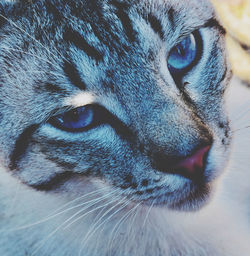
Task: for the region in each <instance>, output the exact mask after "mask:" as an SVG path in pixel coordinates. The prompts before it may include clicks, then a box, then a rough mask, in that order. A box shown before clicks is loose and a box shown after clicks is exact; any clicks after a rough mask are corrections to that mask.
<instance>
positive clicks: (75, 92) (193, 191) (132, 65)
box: [0, 0, 245, 256]
mask: <svg viewBox="0 0 250 256" xmlns="http://www.w3.org/2000/svg"><path fill="white" fill-rule="evenodd" d="M0 13H1V15H0V25H1V29H0V125H1V129H0V160H1V164H2V167H3V169H4V170H3V171H1V173H2V174H1V175H2V176H3V177H4V178H3V179H4V180H6V181H7V180H8V182H9V184H11V185H10V187H15V186H18V187H20V189H21V191H22V193H21V194H23V196H24V197H27V200H25V201H23V200H21V201H20V202H22V206H20V207H19V206H16V208H15V209H16V211H17V212H16V213H15V214H14V216H13V217H12V216H8V215H9V212H10V211H11V210H10V209H9V208H8V210H6V211H3V214H6V215H7V216H6V219H7V220H8V221H7V222H8V224H7V225H6V227H7V229H9V230H12V229H13V228H14V229H15V227H16V226H17V229H18V226H19V227H20V226H25V221H23V220H22V216H24V219H25V220H26V223H27V221H28V222H30V221H31V222H35V221H36V220H35V218H34V216H35V215H37V216H38V222H39V218H42V216H45V215H43V214H46V213H47V214H49V213H50V212H51V209H50V208H51V207H52V206H53V205H56V206H58V207H59V205H60V204H63V203H69V204H70V202H72V203H73V202H74V201H73V200H74V199H75V198H77V197H79V196H82V195H86V194H87V193H91V192H93V193H94V191H95V190H96V189H98V188H102V189H103V191H105V193H106V194H107V193H109V196H107V198H106V199H105V200H104V201H101V202H98V203H97V204H94V205H92V206H90V213H91V214H90V213H89V215H88V216H87V217H86V218H83V216H82V218H79V221H78V222H76V223H77V225H75V224H76V223H74V222H73V223H72V225H71V226H70V227H71V229H70V230H71V231H70V232H69V229H67V228H66V229H62V228H61V227H60V226H62V225H64V226H66V227H67V224H69V223H70V222H71V220H74V219H75V220H77V217H78V215H80V213H77V211H75V212H74V211H73V213H72V212H70V210H67V211H69V212H67V211H66V212H65V215H63V214H62V213H61V214H59V215H58V218H57V217H56V219H55V218H54V219H53V218H52V222H50V223H48V222H41V223H43V225H38V226H37V225H35V226H34V227H33V226H31V228H30V232H31V233H30V234H28V235H26V236H25V238H24V239H23V238H21V237H22V236H23V232H22V231H23V230H25V228H24V229H23V228H19V229H18V232H14V235H13V233H12V232H9V233H8V232H7V235H6V233H5V235H4V237H3V236H1V235H2V234H3V233H4V232H3V231H2V234H1V233H0V253H1V255H6V256H12V255H15V256H18V255H20V256H24V255H55V256H57V255H60V256H63V255H65V256H66V255H68V256H69V255H70V256H72V255H84V256H87V255H89V256H90V255H91V256H98V255H106V256H108V255H116V256H129V255H130V256H135V255H137V256H140V255H146V256H149V255H155V256H161V255H170V256H178V255H192V256H196V255H197V256H198V255H199V256H201V255H221V256H222V255H227V256H228V255H237V254H235V253H236V252H234V248H232V246H229V247H228V249H225V246H226V242H225V241H223V242H222V243H221V244H220V243H218V241H217V240H216V239H211V241H210V240H209V239H208V237H209V232H210V231H211V232H214V230H213V228H211V229H210V228H208V230H209V232H208V234H205V235H204V234H203V232H200V231H199V232H197V234H196V233H195V230H196V228H195V229H194V231H190V232H191V235H190V237H188V236H186V235H185V234H187V233H188V225H189V224H190V222H189V219H187V220H183V223H182V222H181V220H182V218H184V219H185V214H184V215H183V214H182V213H181V210H185V211H194V210H198V209H200V208H202V206H204V205H205V204H207V203H208V202H209V201H210V199H211V194H212V192H213V191H214V186H215V185H214V183H215V181H216V180H217V178H218V177H219V176H220V175H221V173H222V171H223V170H224V167H225V164H226V161H227V159H228V155H229V152H230V144H231V132H230V127H229V122H228V117H227V115H226V114H225V107H224V93H225V90H226V88H227V84H228V82H229V79H230V76H231V74H230V69H229V68H228V65H227V58H226V54H225V51H224V30H223V28H222V27H221V26H220V25H219V23H218V22H217V20H216V17H215V14H214V12H213V9H212V7H211V5H210V4H209V2H208V1H206V0H202V1H200V0H185V1H176V0H142V1H135V0H91V1H86V0H75V1H73V0H72V1H65V0H39V1H38V0H34V1H24V0H21V1H16V2H15V1H1V4H0ZM193 32H194V33H197V34H198V35H199V38H200V40H201V41H202V43H201V45H200V48H199V49H198V50H199V57H200V59H199V60H198V61H197V62H196V63H195V66H193V67H192V68H191V70H189V71H188V72H187V73H186V74H184V75H183V76H182V77H181V78H179V77H178V78H173V77H172V76H171V74H170V72H169V70H168V67H167V57H168V54H169V52H170V50H171V49H172V48H173V47H174V46H175V45H176V44H177V43H179V42H180V41H181V40H182V39H183V38H184V37H185V36H187V35H189V34H190V33H193ZM90 104H91V105H92V106H93V107H94V108H95V110H96V111H97V112H98V113H99V116H98V118H99V119H98V120H96V122H97V123H98V124H99V125H97V126H96V127H94V128H93V129H89V130H87V131H84V132H79V133H71V132H66V131H62V130H60V129H57V128H55V127H53V126H52V125H51V124H50V123H49V120H50V118H51V117H53V116H55V115H57V114H60V113H63V112H66V111H68V110H70V109H73V108H76V107H79V106H85V105H90ZM207 143H212V144H213V146H212V149H211V152H210V153H209V156H208V164H207V168H206V170H205V172H204V175H203V177H202V179H201V181H200V182H199V183H197V182H193V181H192V180H190V179H187V178H184V177H182V176H179V175H176V174H173V173H171V170H169V169H171V165H173V164H174V163H175V162H177V161H179V160H180V159H183V158H185V157H187V156H189V155H190V154H192V153H193V152H194V151H196V150H197V149H198V148H199V147H200V145H205V144H207ZM3 187H4V185H3ZM7 191H9V192H8V193H7V192H6V197H9V196H10V195H12V192H11V191H10V189H7ZM105 193H104V192H99V193H96V194H93V195H94V196H93V197H91V196H89V197H88V200H98V198H100V196H101V195H102V196H105ZM107 195H108V194H107ZM32 197H34V198H36V199H35V201H33V202H32V203H30V206H29V203H28V201H29V200H31V198H32ZM125 200H126V202H127V204H124V202H125ZM1 202H2V203H3V204H5V198H2V200H0V205H1ZM82 203H83V204H84V201H82ZM104 203H105V204H104ZM85 204H87V203H86V202H85ZM102 204H103V205H102ZM17 205H19V204H17ZM121 206H123V208H122V207H121ZM160 206H161V207H160ZM91 207H92V208H93V207H96V210H95V209H92V208H91ZM119 207H120V208H119ZM133 207H134V208H133ZM211 208H212V207H211ZM29 209H33V210H34V214H35V215H34V216H33V213H29V214H28V210H29ZM91 209H92V211H91ZM119 209H120V210H119ZM173 209H175V210H178V211H180V212H173V211H172V210H173ZM33 210H32V211H33ZM149 210H152V214H151V215H150V214H149ZM222 211H223V209H222ZM133 212H136V215H135V214H134V215H133V218H132V219H131V222H132V224H134V226H135V228H134V229H133V226H130V227H129V228H128V227H127V226H126V221H125V222H122V220H123V219H126V215H127V216H128V219H129V215H130V213H133ZM211 212H212V215H211V216H215V215H216V212H213V210H211ZM0 213H1V212H0ZM105 213H106V215H105ZM70 214H71V215H70ZM112 214H113V215H112ZM194 214H195V213H194ZM175 215H176V216H175ZM17 216H18V217H17ZM56 216H57V215H56ZM146 216H148V217H149V219H148V222H147V217H146ZM74 217H75V218H74ZM26 218H27V219H26ZM67 218H68V220H67ZM109 218H110V219H109ZM209 218H211V217H209ZM98 219H99V221H100V222H99V223H98ZM65 220H66V223H65ZM119 220H120V221H121V225H120V226H119ZM163 220H164V221H163ZM169 220H170V221H169ZM173 220H174V221H173ZM101 221H104V222H101ZM105 221H106V222H105ZM165 222H166V223H165ZM179 222H180V223H179ZM60 223H61V224H60ZM63 223H64V224H63ZM93 223H97V224H96V227H95V228H96V229H97V231H98V232H96V233H91V232H90V231H89V230H91V228H92V229H93ZM101 223H103V226H100V228H101V227H103V229H98V227H99V226H98V224H101ZM163 223H164V224H163ZM172 223H176V225H172ZM197 223H198V224H197V227H198V229H199V227H200V228H201V229H202V228H203V227H204V229H206V228H207V225H206V223H205V222H204V217H201V218H200V219H199V221H197ZM48 224H49V225H48ZM104 224H105V225H104ZM162 224H163V226H161V225H162ZM116 225H118V226H119V228H120V230H121V232H122V233H124V237H123V240H122V241H121V239H122V235H121V234H117V232H118V231H119V228H118V231H116V230H114V232H113V231H112V230H113V229H115V227H117V226H116ZM199 225H200V226H199ZM216 225H217V224H216V222H215V226H216ZM36 227H39V228H38V229H36ZM140 227H141V228H140ZM143 228H144V229H143ZM233 228H234V227H233ZM53 229H54V232H55V233H56V234H55V236H54V234H53ZM182 229H183V234H182V231H181V233H180V230H182ZM57 231H59V232H57ZM92 231H94V230H92ZM0 232H1V231H0ZM24 232H25V231H24ZM88 232H89V233H88ZM58 233H59V234H58ZM88 234H89V235H90V234H91V236H90V237H89V238H88ZM105 234H110V236H109V235H107V236H105ZM178 234H181V236H180V238H178V239H177V236H178V237H179V235H178ZM199 235H200V236H201V237H202V236H203V239H201V241H197V240H196V239H195V237H198V236H199ZM139 236H141V239H142V242H140V244H141V245H138V246H137V245H136V244H135V243H134V242H133V241H135V240H137V239H138V237H139ZM162 236H163V237H164V238H162ZM46 237H47V238H46ZM50 237H51V238H53V239H51V241H47V240H50ZM87 238H88V239H87ZM6 239H7V240H8V241H10V242H6ZM46 239H47V240H46ZM84 239H85V240H84ZM232 239H233V238H232ZM11 241H13V243H12V242H11ZM19 241H22V242H19ZM43 241H44V243H43ZM95 241H97V242H96V243H95ZM119 241H121V242H120V245H119ZM150 241H151V242H150ZM179 241H180V243H179ZM19 243H20V244H19ZM185 243H187V244H185ZM242 243H243V245H242V246H241V249H242V248H243V249H242V250H244V249H245V244H244V242H242ZM13 244H15V245H13ZM21 244H23V245H21ZM189 245H190V246H189ZM241 255H243V254H241Z"/></svg>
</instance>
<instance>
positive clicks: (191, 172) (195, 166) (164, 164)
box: [155, 145, 211, 180]
mask: <svg viewBox="0 0 250 256" xmlns="http://www.w3.org/2000/svg"><path fill="white" fill-rule="evenodd" d="M210 148H211V146H210V145H209V146H208V145H207V146H203V147H201V148H199V149H198V150H196V151H195V152H194V153H193V154H192V155H190V156H187V157H185V158H182V159H181V160H180V158H179V157H178V158H177V157H167V156H165V157H163V155H162V154H161V155H160V156H161V158H160V156H158V157H157V158H155V161H156V162H155V163H156V165H155V167H156V168H157V169H158V170H159V171H161V172H165V173H173V174H178V175H181V176H184V177H186V178H189V179H192V180H194V179H201V178H202V175H203V173H204V170H205V165H206V159H207V155H208V153H209V150H210ZM157 160H158V161H157Z"/></svg>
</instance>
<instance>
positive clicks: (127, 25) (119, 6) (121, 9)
mask: <svg viewBox="0 0 250 256" xmlns="http://www.w3.org/2000/svg"><path fill="white" fill-rule="evenodd" d="M111 4H112V5H113V6H115V8H116V11H115V14H116V16H117V17H118V18H119V20H120V21H121V23H122V26H123V29H124V31H125V33H126V35H127V37H128V39H129V40H130V41H131V42H133V41H135V39H136V31H135V30H134V28H133V25H132V22H131V20H130V18H129V15H128V13H127V12H128V7H127V5H126V4H124V3H119V2H117V1H115V0H112V1H111Z"/></svg>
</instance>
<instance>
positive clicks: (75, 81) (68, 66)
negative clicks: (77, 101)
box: [63, 61, 86, 90]
mask: <svg viewBox="0 0 250 256" xmlns="http://www.w3.org/2000/svg"><path fill="white" fill-rule="evenodd" d="M63 71H64V74H65V75H66V76H67V77H68V79H69V81H70V82H71V83H72V85H74V86H76V87H77V88H79V89H80V90H85V89H86V84H85V83H84V82H83V81H82V79H81V77H80V74H79V72H78V70H77V67H76V66H75V64H74V63H73V62H70V61H65V62H64V64H63Z"/></svg>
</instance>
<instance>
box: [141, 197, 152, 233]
mask: <svg viewBox="0 0 250 256" xmlns="http://www.w3.org/2000/svg"><path fill="white" fill-rule="evenodd" d="M154 203H155V200H154V201H153V202H152V204H151V205H150V207H149V209H148V211H147V214H146V215H145V219H144V222H143V224H142V229H143V228H144V227H145V225H146V222H147V220H148V217H149V214H150V212H151V210H152V208H153V206H154Z"/></svg>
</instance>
